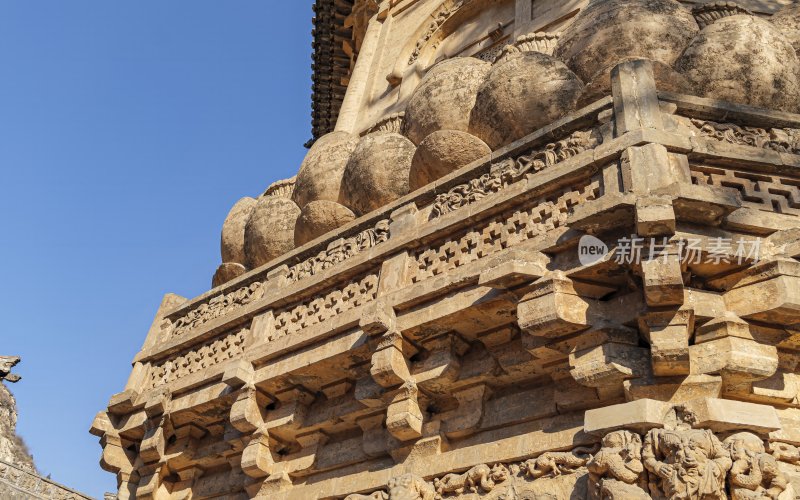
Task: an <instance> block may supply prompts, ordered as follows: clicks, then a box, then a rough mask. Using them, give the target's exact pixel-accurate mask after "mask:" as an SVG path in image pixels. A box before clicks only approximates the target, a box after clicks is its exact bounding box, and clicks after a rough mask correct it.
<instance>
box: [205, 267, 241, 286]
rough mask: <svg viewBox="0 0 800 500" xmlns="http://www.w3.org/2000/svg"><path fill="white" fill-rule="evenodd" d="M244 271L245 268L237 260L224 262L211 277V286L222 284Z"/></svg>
mask: <svg viewBox="0 0 800 500" xmlns="http://www.w3.org/2000/svg"><path fill="white" fill-rule="evenodd" d="M246 272H247V269H245V267H244V266H243V265H241V264H239V263H238V262H225V263H223V264H222V265H220V266H219V267H218V268H217V271H216V272H215V273H214V277H213V278H211V286H212V287H214V288H216V287H218V286H220V285H224V284H225V283H227V282H229V281H231V280H233V279H236V278H238V277H239V276H241V275H243V274H244V273H246Z"/></svg>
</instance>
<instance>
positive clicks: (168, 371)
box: [149, 328, 248, 389]
mask: <svg viewBox="0 0 800 500" xmlns="http://www.w3.org/2000/svg"><path fill="white" fill-rule="evenodd" d="M247 332H248V330H247V328H242V329H239V330H237V331H236V332H234V333H231V334H229V335H226V336H224V337H221V338H217V339H216V340H213V341H211V342H206V343H205V344H203V345H202V346H200V347H194V348H192V349H189V350H187V351H184V352H183V353H182V354H180V355H178V356H172V357H170V358H169V359H167V360H165V361H164V362H163V363H161V364H160V365H154V366H153V367H152V369H151V370H150V383H149V387H150V388H151V389H152V388H155V387H158V386H160V385H165V384H169V383H171V382H174V381H175V380H178V379H180V378H183V377H186V376H188V375H191V374H193V373H196V372H199V371H201V370H203V369H205V368H208V367H209V366H215V365H218V364H220V363H222V362H224V361H227V360H229V359H233V358H234V357H236V356H239V355H241V354H242V353H243V352H244V340H245V335H247Z"/></svg>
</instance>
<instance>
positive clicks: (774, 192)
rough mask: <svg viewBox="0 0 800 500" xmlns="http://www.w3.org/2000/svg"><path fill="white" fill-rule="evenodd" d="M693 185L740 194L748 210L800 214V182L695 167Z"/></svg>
mask: <svg viewBox="0 0 800 500" xmlns="http://www.w3.org/2000/svg"><path fill="white" fill-rule="evenodd" d="M691 168H692V182H693V183H694V184H699V185H707V186H715V187H722V188H726V189H732V190H735V191H737V192H738V193H739V194H740V195H741V197H742V204H743V205H744V206H746V207H750V208H755V209H757V210H763V211H766V212H774V213H779V214H788V215H800V190H798V186H800V179H792V178H789V177H783V176H778V175H771V174H760V173H752V172H742V171H739V170H732V169H726V168H719V167H709V166H692V167H691Z"/></svg>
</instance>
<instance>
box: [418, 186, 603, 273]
mask: <svg viewBox="0 0 800 500" xmlns="http://www.w3.org/2000/svg"><path fill="white" fill-rule="evenodd" d="M601 182H602V181H601V180H600V178H599V177H594V178H592V179H591V180H590V181H589V182H588V183H587V184H586V185H585V186H583V187H575V188H572V189H570V190H568V191H566V192H564V191H561V192H558V193H555V194H553V195H550V196H547V197H543V198H542V199H540V200H539V201H538V203H537V202H534V203H532V204H531V208H529V209H526V210H519V211H516V212H514V213H513V214H511V215H510V216H507V217H505V218H500V219H497V220H495V221H492V222H490V223H489V224H486V225H484V226H483V227H481V228H476V229H475V230H473V231H470V232H468V233H467V234H465V235H463V236H462V237H461V238H458V239H456V240H449V241H446V242H445V243H443V244H441V245H439V246H438V247H434V248H428V249H425V250H422V251H420V252H419V253H417V254H416V256H415V258H416V272H415V273H414V275H413V277H412V279H413V281H414V282H419V281H422V280H425V279H427V278H430V277H433V276H438V275H440V274H443V273H445V272H448V271H451V270H453V269H456V268H458V267H461V266H463V265H465V264H468V263H470V262H473V261H476V260H478V259H481V258H483V257H486V256H488V255H491V254H494V253H496V252H499V251H500V250H502V249H504V248H509V247H512V246H515V245H518V244H520V243H522V242H523V241H526V240H528V239H531V238H533V237H535V236H537V235H540V234H543V233H544V232H546V231H548V230H550V229H553V228H556V227H561V226H563V225H564V224H565V223H566V220H567V218H568V217H569V215H570V214H571V213H572V212H573V210H574V208H575V207H576V206H578V205H579V204H581V203H584V202H586V201H590V200H594V199H597V198H599V197H600V196H601V195H602V184H601Z"/></svg>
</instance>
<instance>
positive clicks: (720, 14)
mask: <svg viewBox="0 0 800 500" xmlns="http://www.w3.org/2000/svg"><path fill="white" fill-rule="evenodd" d="M739 14H747V15H750V16H752V15H753V13H752V12H750V11H749V10H747V9H745V8H744V7H742V6H740V5H739V4H737V3H736V2H709V3H705V4H701V5H698V6H697V7H695V8H694V9H692V15H694V19H695V21H697V24H698V25H699V26H700V29H703V28H705V27H706V26H708V25H710V24H713V23H714V22H715V21H718V20H720V19H722V18H725V17H728V16H736V15H739Z"/></svg>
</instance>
